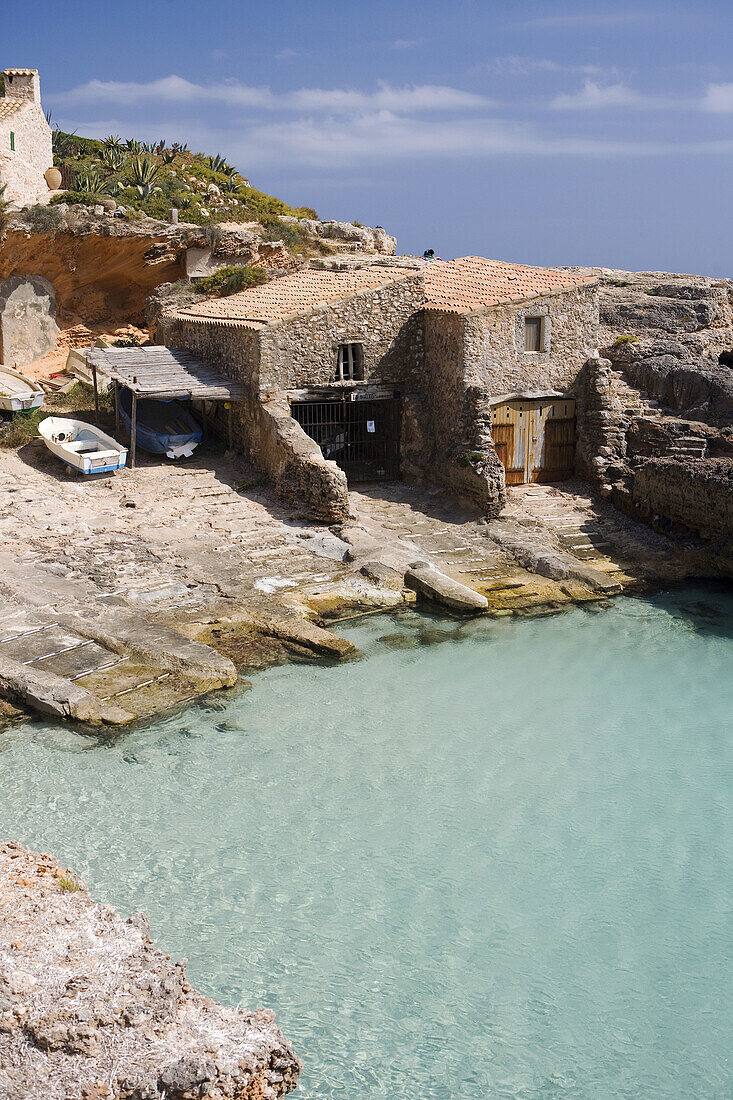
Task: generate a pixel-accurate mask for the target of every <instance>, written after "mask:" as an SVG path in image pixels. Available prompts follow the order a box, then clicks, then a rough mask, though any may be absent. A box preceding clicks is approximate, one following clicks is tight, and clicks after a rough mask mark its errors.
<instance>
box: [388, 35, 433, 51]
mask: <svg viewBox="0 0 733 1100" xmlns="http://www.w3.org/2000/svg"><path fill="white" fill-rule="evenodd" d="M424 41H425V39H424V38H395V40H394V42H390V44H389V48H390V49H391V50H413V49H414V48H415V46H421V45H422V43H423V42H424Z"/></svg>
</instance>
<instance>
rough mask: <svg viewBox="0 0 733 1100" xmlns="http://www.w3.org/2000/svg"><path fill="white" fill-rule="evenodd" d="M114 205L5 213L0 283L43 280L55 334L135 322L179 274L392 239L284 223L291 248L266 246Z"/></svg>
mask: <svg viewBox="0 0 733 1100" xmlns="http://www.w3.org/2000/svg"><path fill="white" fill-rule="evenodd" d="M113 206H114V203H112V204H110V209H109V210H108V209H105V208H104V207H103V206H102V205H100V206H98V207H95V208H94V209H92V208H91V207H88V206H83V205H78V204H77V205H70V206H67V205H65V204H63V203H62V204H59V205H57V206H41V207H34V208H32V209H30V210H24V211H21V212H19V213H17V214H15V215H13V216H12V217H11V219H10V222H9V226H8V229H7V232H6V234H5V236H4V237H1V236H0V280H1V279H4V278H6V277H7V276H9V275H14V274H18V275H31V276H33V275H40V276H43V278H45V279H48V281H49V282H50V283H51V284H52V286H53V288H54V291H55V293H56V310H57V319H58V322H59V324H60V325H61V327H62V328H64V327H67V326H69V325H71V324H74V323H76V322H78V321H82V322H84V323H85V324H88V325H94V324H99V323H104V324H106V325H108V326H110V327H116V326H119V325H125V324H130V323H132V324H136V325H141V324H144V323H145V301H146V299H147V298H148V297H149V296H150V295H151V294H152V293H153V292H154V291H155V289H156V288H157V287H159V286H160V285H161V284H163V283H175V282H177V281H178V280H180V279H184V278H185V277H186V276H187V275H208V274H211V273H212V272H214V271H216V270H217V269H218V268H219V267H222V266H224V265H227V264H253V265H257V266H261V267H265V268H267V269H268V270H270V271H271V272H275V273H278V272H279V273H282V272H284V271H288V270H292V269H293V268H295V267H298V266H300V265H301V264H302V263H303V262H304V260H305V257H306V256H307V255H308V254H309V251H311V250H312V251H313V253H314V254H316V255H318V254H321V255H322V254H323V250H324V249H325V250H326V251H327V252H328V253H329V254H330V253H336V254H339V253H343V252H354V251H363V252H367V253H368V254H374V255H391V254H393V253H394V250H395V239H394V237H389V236H387V234H386V233H385V232H384V230H383V229H379V228H377V229H369V228H366V227H364V226H355V225H352V224H350V223H347V222H319V221H314V220H312V219H296V218H292V217H288V218H283V219H282V221H281V228H282V229H283V230H284V231H286V232H290V233H293V234H294V240H297V242H298V248H297V250H296V249H295V248H294V247H291V246H290V244H289V242H288V241H287V240H284V241H283V240H271V239H266V238H267V236H268V233H267V231H266V230H265V228H264V227H263V226H262V225H261V224H259V223H258V222H247V223H234V222H231V223H220V224H217V225H215V226H208V227H202V226H198V225H187V224H183V223H181V224H176V225H169V224H168V223H167V222H162V221H158V220H156V219H154V218H147V217H143V218H136V219H133V220H129V219H128V218H126V217H119V216H117V215H118V212H115V211H113V210H112V209H111V207H113ZM95 210H96V213H95ZM293 226H296V227H298V229H297V233H296V232H295V230H293V228H292V227H293ZM269 235H270V236H272V235H273V234H272V233H270V234H269Z"/></svg>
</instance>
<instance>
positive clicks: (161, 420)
mask: <svg viewBox="0 0 733 1100" xmlns="http://www.w3.org/2000/svg"><path fill="white" fill-rule="evenodd" d="M119 401H120V416H121V417H122V419H123V421H124V424H125V427H126V428H127V432H128V434H130V431H131V428H132V391H131V390H128V389H127V388H125V389H121V390H120V397H119ZM202 437H203V429H202V427H201V424H200V423H199V422H198V420H197V419H196V417H195V416H193V414H192V413H191V412H190V411H189V409H188V407H187V406H186V405H184V404H183V403H182V402H180V401H175V400H170V401H158V400H154V399H153V398H150V397H144V398H140V399H138V402H137V416H136V424H135V440H136V443H137V446H138V447H142V449H143V450H144V451H149V452H150V454H154V455H167V456H168V458H189V457H190V456H191V455H192V454H193V452H194V451H195V450H196V447H198V445H199V443H200V442H201V439H202Z"/></svg>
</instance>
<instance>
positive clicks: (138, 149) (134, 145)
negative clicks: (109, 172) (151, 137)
mask: <svg viewBox="0 0 733 1100" xmlns="http://www.w3.org/2000/svg"><path fill="white" fill-rule="evenodd" d="M125 145H126V146H127V148H128V149H129V150H130V152H131V153H142V151H143V147H142V145H141V144H140V142H139V141H135V138H128V139H127V141H126V142H125Z"/></svg>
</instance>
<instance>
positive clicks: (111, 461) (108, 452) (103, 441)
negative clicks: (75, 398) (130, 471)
mask: <svg viewBox="0 0 733 1100" xmlns="http://www.w3.org/2000/svg"><path fill="white" fill-rule="evenodd" d="M38 432H39V434H40V436H41V438H42V439H43V441H44V443H45V444H46V446H47V447H48V449H49V451H50V452H51V454H54V455H56V457H57V458H60V459H61V461H62V462H65V463H66V465H67V466H68V467H69V469H72V470H78V471H79V473H81V474H109V473H113V472H114V471H115V470H122V469H124V466H125V464H126V462H127V448H126V447H122V446H121V445H120V444H119V443H118V442H117V440H116V439H113V438H112V436H110V435H107V434H106V433H105V432H103V431H101V430H100V429H99V428H97V427H95V425H93V424H87V423H85V421H83V420H72V419H69V418H67V417H63V416H47V417H46V419H45V420H42V421H41V423H40V424H39V425H38Z"/></svg>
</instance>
